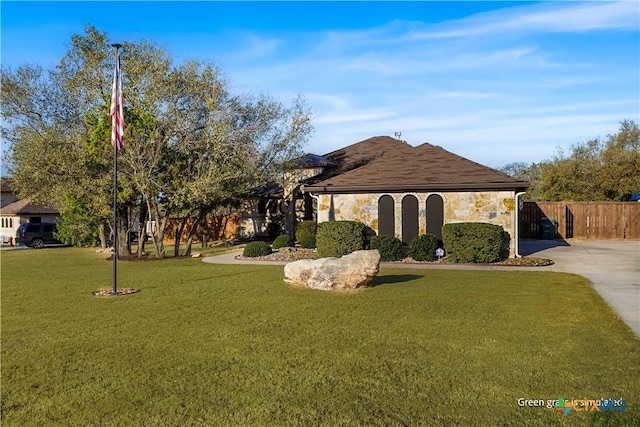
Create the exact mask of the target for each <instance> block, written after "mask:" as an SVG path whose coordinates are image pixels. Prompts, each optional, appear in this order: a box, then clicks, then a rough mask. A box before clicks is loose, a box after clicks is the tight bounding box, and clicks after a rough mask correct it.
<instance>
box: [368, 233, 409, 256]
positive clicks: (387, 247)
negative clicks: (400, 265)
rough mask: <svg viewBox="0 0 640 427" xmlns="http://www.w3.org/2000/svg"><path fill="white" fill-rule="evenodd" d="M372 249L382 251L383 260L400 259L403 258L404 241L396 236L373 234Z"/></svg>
mask: <svg viewBox="0 0 640 427" xmlns="http://www.w3.org/2000/svg"><path fill="white" fill-rule="evenodd" d="M370 248H371V249H377V250H378V252H380V260H381V261H399V260H401V259H402V241H401V240H400V239H398V238H397V237H394V236H372V237H371V243H370Z"/></svg>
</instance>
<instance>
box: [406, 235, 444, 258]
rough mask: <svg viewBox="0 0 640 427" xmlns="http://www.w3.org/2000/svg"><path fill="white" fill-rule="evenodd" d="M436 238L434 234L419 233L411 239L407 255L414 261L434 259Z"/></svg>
mask: <svg viewBox="0 0 640 427" xmlns="http://www.w3.org/2000/svg"><path fill="white" fill-rule="evenodd" d="M436 249H438V238H437V237H436V236H435V235H434V234H421V235H419V236H416V237H414V238H413V240H412V241H411V246H410V248H409V255H410V256H411V258H413V259H414V260H416V261H435V259H436Z"/></svg>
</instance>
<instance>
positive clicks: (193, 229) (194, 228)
mask: <svg viewBox="0 0 640 427" xmlns="http://www.w3.org/2000/svg"><path fill="white" fill-rule="evenodd" d="M212 210H213V207H209V208H206V209H203V210H202V211H200V215H198V218H197V219H196V221H195V222H194V223H193V225H192V226H191V230H189V238H188V239H187V249H186V250H185V252H184V255H185V256H190V255H191V245H192V243H193V236H194V235H195V234H196V231H197V230H198V226H199V225H200V223H201V222H202V220H203V219H204V217H205V216H207V214H208V213H209V212H211V211H212Z"/></svg>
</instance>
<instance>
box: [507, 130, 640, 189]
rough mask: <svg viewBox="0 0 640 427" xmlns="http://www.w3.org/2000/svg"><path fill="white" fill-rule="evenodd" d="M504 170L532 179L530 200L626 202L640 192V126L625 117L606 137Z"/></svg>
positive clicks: (510, 165) (516, 175)
mask: <svg viewBox="0 0 640 427" xmlns="http://www.w3.org/2000/svg"><path fill="white" fill-rule="evenodd" d="M501 170H502V171H503V172H505V173H507V174H509V175H511V176H514V177H516V178H521V179H527V180H529V182H530V187H529V190H528V191H527V198H528V199H529V200H549V201H561V200H567V201H623V200H627V199H628V198H629V196H630V195H631V194H638V193H640V128H639V127H638V123H637V122H635V121H633V120H623V121H622V122H620V128H619V130H618V132H617V133H615V134H613V135H608V136H607V138H606V140H604V141H603V140H601V139H600V138H594V139H591V140H589V141H587V142H584V143H577V144H574V145H572V146H571V148H570V150H569V153H568V154H566V153H565V152H563V151H562V150H558V153H557V154H556V155H555V156H553V157H552V158H551V159H550V160H548V161H544V162H541V163H537V164H536V163H533V164H531V165H527V164H526V163H523V162H520V163H510V164H508V165H506V166H504V167H503V168H501Z"/></svg>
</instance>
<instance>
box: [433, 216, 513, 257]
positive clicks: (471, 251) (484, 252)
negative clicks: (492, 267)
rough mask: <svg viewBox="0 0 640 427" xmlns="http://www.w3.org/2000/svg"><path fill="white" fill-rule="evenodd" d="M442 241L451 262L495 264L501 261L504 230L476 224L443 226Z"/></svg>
mask: <svg viewBox="0 0 640 427" xmlns="http://www.w3.org/2000/svg"><path fill="white" fill-rule="evenodd" d="M442 240H443V242H444V247H445V248H446V250H447V259H448V260H449V261H451V262H496V261H500V259H501V252H502V244H503V240H504V229H503V228H502V227H501V226H499V225H495V224H487V223H478V222H460V223H453V224H445V225H444V226H442Z"/></svg>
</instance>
